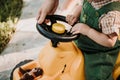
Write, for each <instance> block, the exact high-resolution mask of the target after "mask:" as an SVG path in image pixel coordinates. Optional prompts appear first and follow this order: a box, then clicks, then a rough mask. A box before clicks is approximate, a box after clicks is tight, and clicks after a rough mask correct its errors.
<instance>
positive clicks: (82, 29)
mask: <svg viewBox="0 0 120 80" xmlns="http://www.w3.org/2000/svg"><path fill="white" fill-rule="evenodd" d="M90 29H91V28H90V27H89V26H88V25H86V24H83V23H77V24H76V25H74V26H73V28H72V30H71V33H72V34H83V35H87V34H88V32H89V30H90Z"/></svg>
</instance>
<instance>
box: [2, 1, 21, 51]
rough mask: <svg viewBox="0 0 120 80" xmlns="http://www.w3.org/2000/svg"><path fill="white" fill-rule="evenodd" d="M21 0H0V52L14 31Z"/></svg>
mask: <svg viewBox="0 0 120 80" xmlns="http://www.w3.org/2000/svg"><path fill="white" fill-rule="evenodd" d="M22 7H23V1H22V0H0V53H1V52H2V51H3V49H4V48H5V47H6V45H7V44H8V42H9V41H10V39H11V37H12V35H13V33H14V32H15V24H16V22H17V21H18V19H19V18H20V15H21V12H22Z"/></svg>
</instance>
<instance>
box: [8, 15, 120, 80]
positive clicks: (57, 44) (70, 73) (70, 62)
mask: <svg viewBox="0 0 120 80" xmlns="http://www.w3.org/2000/svg"><path fill="white" fill-rule="evenodd" d="M46 19H50V23H43V24H37V25H36V27H37V30H38V31H39V32H40V33H41V34H42V35H43V36H45V37H47V38H49V39H50V40H51V42H49V43H48V44H47V45H45V47H44V48H43V49H42V50H41V52H40V54H39V57H38V59H36V60H25V61H22V62H20V63H19V64H18V65H16V67H15V68H14V69H13V71H12V73H11V77H10V80H85V75H84V57H83V55H82V52H81V51H80V49H78V48H77V47H76V45H75V44H74V42H72V40H74V39H77V38H78V37H79V35H72V34H71V33H69V31H68V30H66V28H64V27H63V25H62V27H60V24H62V23H59V21H63V22H65V23H66V21H65V17H63V16H60V15H49V16H47V17H46ZM55 23H58V25H57V26H59V28H62V29H61V30H64V31H62V32H63V33H62V32H61V33H57V32H54V31H53V30H52V24H55ZM113 78H114V80H120V53H119V56H118V59H117V62H116V66H115V69H114V71H113Z"/></svg>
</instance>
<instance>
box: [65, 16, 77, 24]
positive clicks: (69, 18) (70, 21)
mask: <svg viewBox="0 0 120 80" xmlns="http://www.w3.org/2000/svg"><path fill="white" fill-rule="evenodd" d="M77 20H78V17H76V16H74V15H67V17H66V21H67V22H68V24H70V25H73V24H74V23H75V22H77Z"/></svg>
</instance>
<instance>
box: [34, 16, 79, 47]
mask: <svg viewBox="0 0 120 80" xmlns="http://www.w3.org/2000/svg"><path fill="white" fill-rule="evenodd" d="M46 19H49V20H50V22H51V24H50V25H47V24H46V23H42V24H38V23H37V24H36V27H37V30H38V32H39V33H40V34H42V35H43V36H45V37H46V38H48V39H50V40H51V41H52V46H53V47H57V43H58V42H69V41H72V40H75V39H77V38H78V35H77V34H76V35H72V33H70V32H67V31H65V32H64V33H63V34H56V33H54V32H53V31H52V24H54V23H57V21H62V22H65V23H67V22H66V20H65V17H64V16H61V15H47V16H46Z"/></svg>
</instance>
